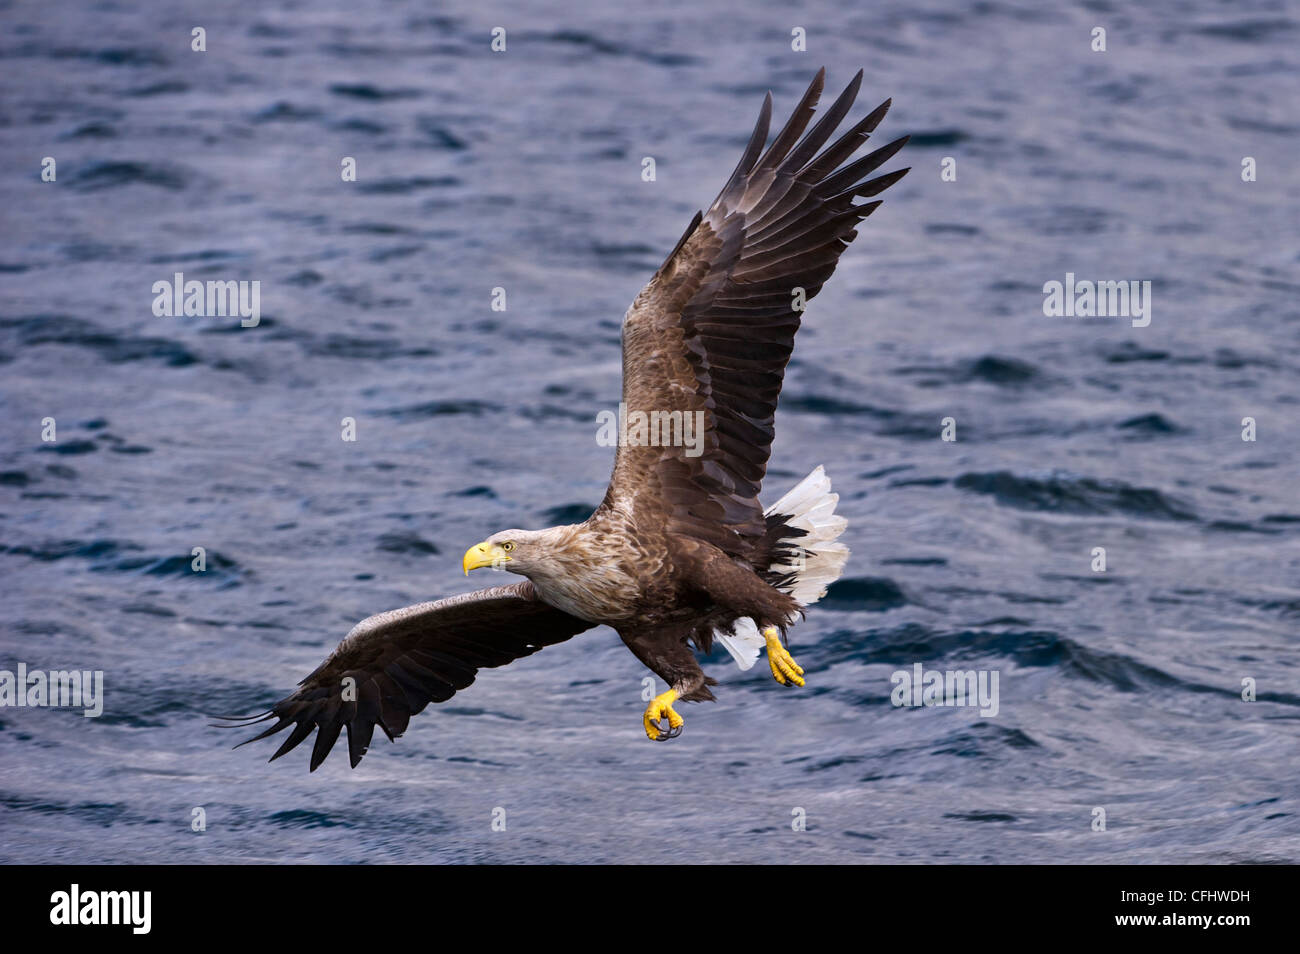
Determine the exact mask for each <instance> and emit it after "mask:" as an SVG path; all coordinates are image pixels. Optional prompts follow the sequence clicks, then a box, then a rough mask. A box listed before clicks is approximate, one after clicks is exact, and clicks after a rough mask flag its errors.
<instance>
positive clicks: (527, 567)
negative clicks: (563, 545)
mask: <svg viewBox="0 0 1300 954" xmlns="http://www.w3.org/2000/svg"><path fill="white" fill-rule="evenodd" d="M559 529H561V528H559V527H553V528H551V530H502V531H501V532H500V533H494V534H492V536H490V537H488V538H487V539H486V540H484V541H483V542H482V543H476V544H474V545H473V546H472V547H470V548H469V549H468V550H466V551H465V559H464V560H463V561H462V562H461V566H462V567H463V568H464V570H465V575H466V576H469V571H470V570H477V569H479V568H480V567H485V566H490V567H491V568H492V569H494V570H507V571H509V572H510V573H518V574H520V575H521V576H530V575H531V574H532V573H533V572H544V571H545V569H546V567H547V566H548V565H549V564H550V563H551V562H552V559H551V557H552V549H551V548H552V545H553V544H554V543H555V540H554V537H555V534H554V532H553V531H555V530H559Z"/></svg>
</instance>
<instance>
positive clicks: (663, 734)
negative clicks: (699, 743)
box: [650, 720, 682, 742]
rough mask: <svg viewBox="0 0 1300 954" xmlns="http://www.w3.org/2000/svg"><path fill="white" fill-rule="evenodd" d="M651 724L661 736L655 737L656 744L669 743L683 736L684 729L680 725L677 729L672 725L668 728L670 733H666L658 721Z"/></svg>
mask: <svg viewBox="0 0 1300 954" xmlns="http://www.w3.org/2000/svg"><path fill="white" fill-rule="evenodd" d="M650 724H651V725H653V726H654V727H655V729H656V730H657V731H658V732H659V734H658V735H657V736H656V737H655V741H656V742H667V741H668V740H669V739H675V738H677V737H678V736H679V735H681V734H682V727H681V726H680V725H679V726H678V727H677V728H675V729H674V728H673V727H672V726H671V725H670V726H669V727H668V731H667V732H665V731H664V730H663V727H662V726H661V725H660V724H659V722H658V720H655V721H653V722H651V723H650Z"/></svg>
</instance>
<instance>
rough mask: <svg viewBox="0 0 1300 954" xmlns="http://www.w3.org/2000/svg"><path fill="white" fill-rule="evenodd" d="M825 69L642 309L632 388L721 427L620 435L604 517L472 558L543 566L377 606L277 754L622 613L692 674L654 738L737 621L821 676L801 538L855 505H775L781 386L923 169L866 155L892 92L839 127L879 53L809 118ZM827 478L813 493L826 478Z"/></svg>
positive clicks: (651, 663)
mask: <svg viewBox="0 0 1300 954" xmlns="http://www.w3.org/2000/svg"><path fill="white" fill-rule="evenodd" d="M823 78H824V71H823V72H819V73H818V75H817V77H816V78H815V79H814V80H813V83H812V85H811V86H810V87H809V88H808V91H807V93H805V95H804V97H803V99H802V100H801V101H800V103H799V105H798V106H797V107H796V109H795V111H794V113H793V114H792V116H791V117H790V120H789V121H788V122H787V124H786V125H785V127H784V128H783V129H782V130H781V132H780V133H779V134H778V135H777V137H776V139H775V140H774V141H773V142H772V144H771V146H769V147H768V148H767V149H766V150H764V148H763V147H764V143H765V142H766V140H767V133H768V122H769V120H770V117H771V95H770V94H769V95H768V97H767V98H766V100H765V101H764V103H763V108H762V111H761V114H760V116H759V120H758V124H757V126H756V127H755V129H754V132H753V135H752V136H751V138H750V140H749V144H748V146H747V147H746V150H745V153H744V155H743V156H742V158H741V161H740V163H739V164H738V165H737V167H736V169H735V171H734V172H733V173H732V175H731V178H730V179H729V180H728V182H727V184H726V185H725V186H724V187H723V190H722V192H721V193H720V194H719V195H718V198H717V199H716V200H715V201H714V202H713V204H712V205H711V206H710V207H709V209H708V211H707V212H705V213H701V214H698V215H696V217H695V219H694V220H693V221H692V222H691V224H690V226H689V227H688V228H687V230H686V232H685V234H683V236H682V238H681V240H680V241H679V242H678V243H677V246H676V247H675V248H674V249H673V251H672V253H671V254H670V255H669V256H668V258H667V259H666V260H665V262H664V264H663V265H662V266H661V267H660V268H659V270H658V271H657V272H656V273H655V276H654V278H653V279H652V280H651V281H650V283H649V284H647V285H646V287H645V288H644V289H643V290H642V291H641V293H640V294H639V295H638V296H637V298H636V301H635V302H634V303H633V304H632V307H631V308H630V309H629V310H628V313H627V316H626V318H625V319H624V324H623V401H624V403H625V404H626V406H627V407H628V408H633V409H637V410H642V411H646V412H649V411H658V412H670V413H671V412H681V413H683V414H696V413H697V412H698V413H699V414H702V415H703V418H702V419H703V420H704V422H705V427H704V431H703V435H702V437H703V441H702V445H701V446H700V447H697V448H694V449H693V451H690V452H688V450H687V449H686V448H684V447H681V446H657V445H656V446H651V445H650V444H639V445H638V444H631V443H630V444H628V445H626V446H620V447H619V449H618V453H617V456H616V459H615V463H614V472H613V476H612V478H611V480H610V484H609V489H608V491H607V492H606V494H605V498H604V500H603V501H602V502H601V504H600V506H599V507H598V508H597V510H596V512H595V513H593V514H592V516H591V517H590V518H589V519H588V520H586V521H584V522H583V523H581V524H576V525H572V526H564V527H553V528H550V529H548V530H541V531H524V530H507V531H503V532H501V533H497V534H494V535H493V536H492V537H490V538H489V539H488V540H486V541H484V542H483V543H481V544H478V545H477V546H476V547H473V548H471V549H470V551H469V552H468V553H467V554H466V556H465V563H464V565H465V569H466V572H468V571H469V570H470V569H474V568H476V567H480V566H487V565H498V566H501V567H503V568H504V569H506V570H509V571H511V572H514V573H518V574H520V575H523V576H525V577H528V580H527V581H525V582H521V583H517V584H515V585H513V586H504V587H495V588H492V589H489V590H482V591H479V592H478V593H473V594H468V595H466V596H460V597H454V598H452V599H450V600H441V601H439V602H436V603H425V604H420V605H419V606H413V607H407V608H406V609H403V610H395V611H392V612H390V613H383V614H380V615H379V616H374V617H371V618H370V619H368V620H365V621H364V622H362V623H360V624H358V626H357V627H356V628H354V629H353V631H352V632H351V633H349V634H348V636H347V637H346V638H345V639H344V640H343V642H342V643H341V644H340V645H339V647H338V648H337V649H336V650H335V651H334V653H333V654H332V655H331V656H330V657H329V658H328V659H327V660H326V661H325V662H324V663H323V664H322V665H321V667H320V668H319V669H317V670H316V671H315V672H314V673H312V674H311V675H310V676H308V677H307V678H306V679H304V680H303V682H302V683H301V686H300V688H299V689H298V690H297V691H296V692H295V693H293V694H292V695H291V696H289V697H288V698H286V699H284V700H282V701H281V702H279V703H277V704H276V705H275V706H274V707H273V708H272V710H271V712H269V713H267V714H266V715H264V716H262V717H260V718H262V719H272V718H274V719H275V720H276V721H275V723H274V724H273V725H272V726H271V727H270V728H269V729H267V730H266V731H264V732H262V733H261V734H259V735H258V736H256V737H255V738H264V737H266V736H269V735H272V734H274V733H276V732H279V731H281V730H283V729H285V728H287V727H289V726H291V725H292V726H293V730H292V732H291V733H290V735H289V736H288V738H287V739H286V740H285V741H284V743H283V744H282V745H281V746H280V748H279V749H278V750H277V751H276V753H275V754H274V755H273V756H272V758H273V759H274V758H278V757H279V756H280V755H282V754H284V753H285V752H287V751H289V750H290V749H292V748H293V747H294V746H296V745H297V744H298V743H299V742H301V741H302V740H303V739H304V738H306V737H307V735H309V734H310V733H311V731H312V729H313V728H316V727H319V731H318V734H317V738H316V743H315V745H314V747H313V752H312V758H311V767H312V769H315V768H316V766H317V765H319V764H320V762H321V761H322V760H323V759H324V757H325V756H326V755H327V754H328V753H329V750H330V748H331V747H332V746H333V745H334V742H335V741H336V740H337V738H338V736H339V734H340V732H341V731H342V729H344V728H346V729H347V732H348V744H349V752H350V756H351V760H352V764H353V765H354V766H355V765H356V764H357V762H358V761H359V760H360V758H361V756H362V755H363V754H364V753H365V751H366V747H367V746H368V744H369V742H370V738H371V733H372V732H373V730H374V726H375V725H376V724H378V725H379V726H380V727H381V728H382V729H383V730H384V731H385V732H386V733H387V734H388V735H389V737H390V738H393V737H396V736H397V735H400V734H401V732H402V731H404V730H405V728H406V725H407V722H408V720H409V718H410V716H411V715H412V714H414V713H416V712H419V711H420V710H421V709H423V708H424V707H425V705H427V704H428V703H429V702H431V701H432V702H441V701H444V700H445V699H447V698H449V697H450V696H451V695H452V693H454V692H456V691H457V690H459V689H463V688H465V687H466V686H468V685H469V684H470V683H471V682H472V681H473V680H474V676H475V674H476V672H477V670H478V669H480V668H485V667H492V666H500V665H504V664H506V663H508V662H510V661H512V660H513V659H516V658H519V657H520V656H525V655H528V654H530V653H532V652H535V651H537V650H538V649H540V648H542V647H543V646H546V645H550V644H552V643H555V642H560V641H562V640H565V639H568V638H570V637H572V636H574V635H576V634H577V633H580V632H582V631H584V630H586V629H589V628H591V627H592V626H594V625H596V624H607V625H609V626H611V627H613V628H614V629H615V630H617V632H618V633H619V635H620V636H621V637H622V639H623V641H624V642H625V643H626V644H627V646H628V647H629V648H630V649H631V650H632V652H633V653H634V654H635V655H636V657H637V658H638V659H640V660H641V662H642V663H644V664H645V665H646V666H647V667H648V668H650V669H651V670H652V671H654V672H655V673H656V674H657V675H658V676H660V677H661V678H662V679H663V680H664V681H665V682H666V683H667V684H668V685H669V686H670V687H671V688H670V691H669V692H668V693H666V694H665V695H664V696H661V697H659V699H657V700H656V703H657V704H658V703H662V705H656V706H652V711H648V712H647V716H646V729H647V732H649V733H650V734H651V737H652V738H654V737H656V736H655V727H657V726H658V722H657V721H655V720H654V719H653V718H652V715H655V714H662V715H663V716H664V717H666V718H668V719H669V723H670V726H671V730H670V731H669V732H666V733H663V734H660V735H659V736H658V738H667V737H671V736H672V735H675V734H676V732H679V731H680V727H681V719H680V717H678V716H677V715H676V713H675V712H673V711H672V709H671V703H672V701H674V700H675V699H683V700H687V701H694V700H701V699H711V698H713V695H712V693H711V692H710V691H709V689H708V686H709V685H710V684H713V683H714V682H715V680H712V679H710V678H708V677H706V676H705V675H704V672H703V670H702V669H701V668H700V665H699V663H698V661H697V660H696V657H695V652H694V651H693V649H692V646H694V647H695V648H698V649H699V650H701V651H705V652H707V651H709V649H710V648H711V646H712V643H713V640H714V638H715V636H721V638H723V639H727V640H730V638H731V636H732V635H734V634H735V630H736V628H737V627H738V626H744V627H749V626H750V621H752V623H753V625H754V627H755V628H756V629H757V630H758V631H760V632H766V633H767V636H766V639H767V647H768V651H769V656H770V655H771V654H772V653H774V652H776V653H780V654H782V655H783V656H784V659H783V660H772V659H769V662H770V663H771V665H772V672H773V675H774V676H775V677H776V678H777V679H778V680H779V681H781V682H783V683H787V684H788V683H789V682H790V681H793V682H795V683H798V684H800V685H801V684H802V678H800V676H801V675H802V670H801V669H798V667H797V665H795V664H794V662H793V659H791V658H790V657H789V656H788V654H784V651H783V650H782V649H781V646H780V643H779V642H774V640H776V636H775V635H774V634H775V633H776V632H778V631H779V632H780V633H781V634H782V635H784V631H785V628H786V626H788V625H789V624H790V623H791V622H792V621H793V620H794V619H795V618H796V617H797V616H798V614H799V613H800V611H801V609H802V606H803V605H806V604H807V603H808V602H812V601H813V600H815V599H816V597H817V595H819V594H818V593H816V592H814V593H812V595H811V596H810V597H805V598H803V599H800V598H797V597H798V595H799V593H800V588H799V583H800V578H801V570H800V566H801V564H800V561H801V560H806V559H807V558H808V557H810V556H812V557H816V556H817V555H818V553H819V552H821V553H822V555H823V556H824V557H825V555H826V554H827V553H829V552H830V549H829V546H826V547H824V548H823V549H822V550H821V551H819V550H818V544H816V543H814V542H810V540H802V542H801V538H804V537H805V536H806V535H807V534H809V533H810V532H814V533H815V532H817V530H818V528H822V529H824V528H827V527H829V528H831V529H829V530H826V532H825V533H824V534H822V536H821V537H819V538H818V539H819V540H820V542H821V543H822V544H825V543H826V542H827V541H833V540H834V537H835V536H838V533H839V531H840V530H841V529H842V527H843V521H842V520H839V518H835V519H836V520H839V522H838V524H835V523H834V522H833V521H832V520H831V519H830V517H829V515H830V513H831V511H832V510H833V505H834V498H833V496H823V497H819V498H817V499H816V500H813V501H812V502H809V501H807V500H802V501H801V503H800V506H799V507H793V506H792V507H790V508H789V509H788V512H782V511H779V510H778V511H775V512H773V511H769V512H767V513H765V512H764V510H763V507H762V506H761V504H760V503H759V499H758V495H759V490H760V488H761V486H762V482H763V477H764V475H765V473H766V470H767V461H768V456H769V454H770V452H771V446H772V438H773V435H774V419H775V412H776V404H777V397H778V395H779V393H780V390H781V383H782V379H783V377H784V374H785V367H786V364H787V362H788V361H789V359H790V354H791V351H792V349H793V347H794V336H795V332H796V331H797V330H798V328H799V324H800V319H801V317H802V312H801V310H800V309H799V307H798V304H797V303H798V302H799V301H806V300H807V299H810V298H812V297H813V296H814V295H816V294H817V292H818V291H819V290H820V289H821V287H822V284H823V283H824V282H825V281H826V280H827V279H828V278H829V277H830V275H831V273H832V272H833V271H834V270H835V265H836V263H837V261H838V260H839V256H840V253H841V252H842V251H843V250H844V249H845V248H846V247H847V245H848V243H849V242H850V241H852V239H853V238H854V236H855V235H856V234H857V233H856V231H855V229H856V226H857V224H858V223H859V222H860V221H861V220H862V219H863V218H865V217H866V216H867V215H869V214H870V213H871V212H872V211H874V209H875V208H876V207H877V206H878V205H879V204H880V203H879V201H873V202H858V201H857V200H858V199H861V198H868V197H871V196H875V195H877V194H879V193H880V192H881V191H883V190H884V189H885V188H886V187H888V186H889V185H891V184H892V183H894V182H896V181H897V180H898V179H899V178H901V177H902V175H903V174H904V173H905V172H906V171H907V170H906V169H904V170H901V171H899V172H894V173H890V174H888V175H883V176H880V177H878V178H875V179H870V180H865V181H864V178H865V177H866V176H867V175H869V174H870V173H871V172H872V171H873V170H875V169H876V168H878V167H879V166H880V165H881V164H882V163H884V162H885V161H886V160H888V159H889V158H890V157H891V156H893V155H894V154H895V153H896V152H897V151H898V150H899V149H900V148H901V147H902V145H903V144H904V142H906V139H899V140H896V141H894V142H892V143H890V144H889V145H887V146H884V147H883V148H881V149H878V150H876V151H875V152H872V153H870V154H868V155H866V156H864V157H862V158H860V159H857V160H854V161H852V162H849V161H848V160H850V159H851V158H852V156H853V155H854V153H855V152H856V151H857V150H858V148H859V147H860V146H861V145H862V143H863V142H865V141H866V139H867V137H868V134H869V133H870V132H871V131H872V130H873V129H874V128H875V126H876V124H877V123H879V122H880V120H881V119H882V118H883V117H884V115H885V112H886V111H887V109H888V107H889V102H888V101H886V102H885V103H884V104H882V105H881V106H880V107H878V108H877V109H876V110H874V111H873V112H872V113H870V114H869V115H868V116H867V117H865V118H864V119H863V120H861V121H860V122H858V123H857V124H856V125H854V126H853V127H851V128H850V129H849V130H848V131H847V132H845V133H844V134H843V135H841V136H840V137H839V138H838V139H836V140H835V141H834V142H832V143H831V144H830V145H829V146H827V145H826V144H827V142H828V141H830V137H831V135H832V134H833V133H834V132H835V130H836V127H837V126H839V124H840V123H841V121H842V120H843V119H844V117H845V116H846V115H847V113H848V111H849V108H850V107H851V106H852V104H853V100H854V98H855V96H856V94H857V90H858V86H859V84H860V82H861V79H862V74H861V73H859V74H858V75H857V77H855V78H854V80H853V82H852V83H850V84H849V87H848V88H847V89H846V90H845V91H844V93H843V94H841V95H840V97H839V98H838V99H837V100H836V101H835V103H834V104H833V105H832V106H831V107H830V108H829V109H828V110H827V111H826V114H825V115H824V117H823V118H822V119H821V120H820V121H819V122H818V123H817V124H815V125H814V126H813V127H812V128H811V129H808V124H809V121H810V119H811V117H812V115H813V111H814V107H815V106H816V103H817V100H818V98H819V96H820V94H821V90H822V84H823ZM805 130H807V132H806V134H805ZM823 147H825V148H823ZM820 474H821V472H820V469H818V471H816V472H815V473H814V475H810V477H809V479H808V480H809V481H811V480H813V478H814V477H820ZM805 484H808V481H805V483H804V484H801V485H800V488H802V487H804V486H805ZM809 486H810V487H812V490H811V491H810V493H811V492H812V491H817V492H821V490H822V489H823V488H822V485H820V484H818V485H816V486H812V485H809ZM800 488H796V490H799V489H800ZM824 490H825V491H828V490H829V484H828V483H825V486H824ZM787 496H789V495H787ZM804 496H805V497H806V496H807V494H805V495H804ZM810 527H811V528H812V531H810V529H809V528H810ZM810 539H811V538H810ZM834 546H835V547H838V548H839V549H838V550H835V551H834V553H832V554H830V556H829V557H826V558H825V560H824V562H825V563H826V567H829V570H827V569H826V567H823V568H822V572H823V574H824V577H823V578H824V579H833V578H834V577H835V576H837V575H838V573H839V570H840V568H841V567H842V565H843V559H844V557H845V556H847V551H844V550H843V548H842V546H840V545H838V544H835V545H834ZM812 582H813V583H814V584H817V583H818V580H816V579H814V580H813V581H812ZM814 588H815V587H814ZM804 589H805V590H807V586H805V587H804ZM750 638H751V640H752V637H750ZM728 648H729V649H732V651H733V653H734V652H736V650H735V649H734V648H733V646H732V645H730V643H729V646H728ZM737 658H738V660H739V658H740V657H739V656H738V657H737ZM778 664H779V665H778ZM796 671H797V674H796ZM783 674H784V675H785V676H787V677H789V678H788V679H787V678H783ZM665 699H667V701H666V702H664V701H663V700H665ZM245 724H248V723H245ZM249 741H253V740H249Z"/></svg>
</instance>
